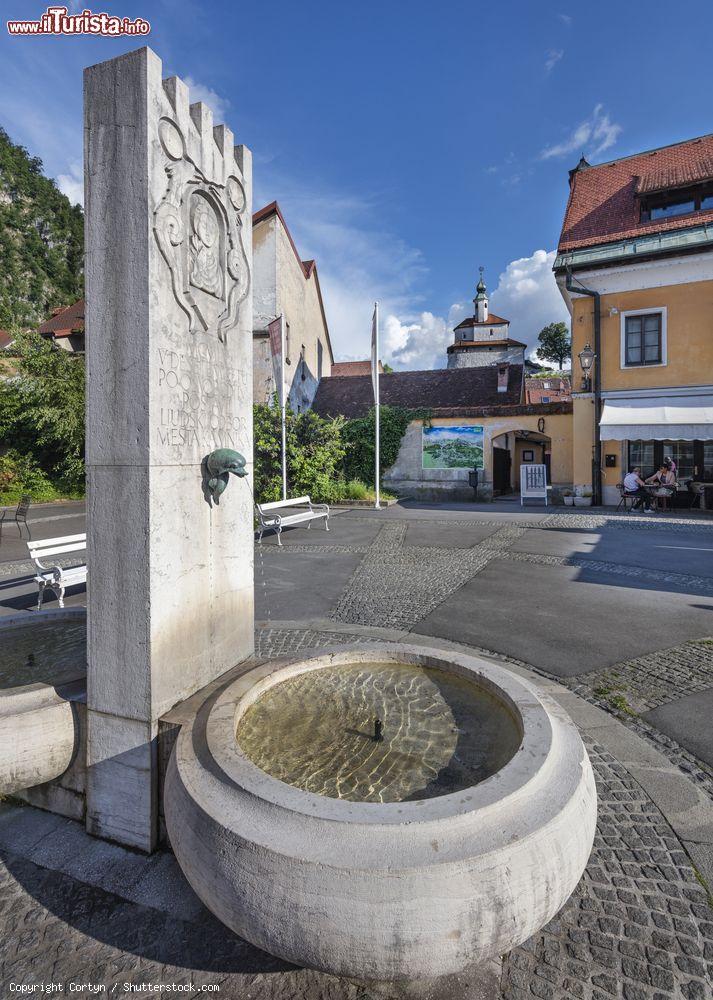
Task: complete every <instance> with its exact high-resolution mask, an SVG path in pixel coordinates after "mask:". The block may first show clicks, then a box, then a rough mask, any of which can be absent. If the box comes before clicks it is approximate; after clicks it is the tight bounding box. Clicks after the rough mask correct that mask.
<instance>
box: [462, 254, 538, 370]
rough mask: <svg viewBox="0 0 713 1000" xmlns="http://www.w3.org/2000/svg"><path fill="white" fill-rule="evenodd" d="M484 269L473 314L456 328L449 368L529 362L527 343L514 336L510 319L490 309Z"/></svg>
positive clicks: (478, 285)
mask: <svg viewBox="0 0 713 1000" xmlns="http://www.w3.org/2000/svg"><path fill="white" fill-rule="evenodd" d="M483 270H484V269H483V268H482V267H481V268H480V280H479V281H478V284H477V286H476V289H475V298H474V299H473V307H474V308H473V315H472V316H469V317H468V319H464V320H463V322H462V323H459V324H458V326H457V327H456V328H455V330H454V331H453V333H454V334H455V339H454V341H453V343H452V344H451V345H450V346H449V347H448V367H449V368H484V367H488V366H489V365H499V364H503V363H505V362H507V363H508V364H516V365H522V364H524V362H525V347H526V345H525V344H523V343H522V342H521V341H519V340H512V339H511V338H510V320H508V319H503V318H502V317H501V316H496V315H495V313H491V312H490V307H489V305H488V289H487V288H486V287H485V279H484V278H483Z"/></svg>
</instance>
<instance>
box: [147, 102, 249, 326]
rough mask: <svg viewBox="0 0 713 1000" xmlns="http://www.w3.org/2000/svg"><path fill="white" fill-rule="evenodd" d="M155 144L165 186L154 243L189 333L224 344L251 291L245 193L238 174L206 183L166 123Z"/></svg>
mask: <svg viewBox="0 0 713 1000" xmlns="http://www.w3.org/2000/svg"><path fill="white" fill-rule="evenodd" d="M159 139H160V140H161V148H162V149H163V151H164V153H165V155H166V165H165V171H166V176H167V178H168V185H167V187H166V190H165V192H164V195H163V198H162V199H161V201H160V202H159V205H158V207H157V209H156V211H155V213H154V234H155V236H156V241H157V243H158V246H159V248H160V250H161V253H162V254H163V257H164V259H165V261H166V263H167V264H168V267H169V269H170V271H171V280H172V283H173V292H174V295H175V297H176V301H177V302H178V304H179V305H180V307H181V309H183V311H184V312H185V313H186V316H187V317H188V320H189V326H190V331H191V333H197V332H199V331H206V332H208V331H215V332H216V333H217V335H218V338H219V339H220V340H225V337H226V333H227V331H228V330H230V329H231V328H232V327H233V326H235V324H236V323H237V321H238V316H239V311H240V303H241V302H242V301H243V300H244V298H245V296H246V295H247V293H248V289H249V286H250V268H249V265H248V259H247V255H246V253H245V246H244V243H243V225H244V224H245V223H244V219H243V213H244V211H245V208H246V198H245V190H244V188H243V185H242V182H241V180H240V179H239V177H238V176H237V172H236V173H234V174H229V175H228V178H227V180H226V182H225V184H217V183H215V182H214V181H210V180H208V178H207V177H206V176H205V175H204V173H203V172H202V171H201V170H200V169H199V167H197V166H196V164H195V163H194V162H193V160H192V159H191V158H190V156H189V155H188V152H187V150H186V144H185V141H184V139H183V135H182V134H181V131H180V129H179V128H178V126H177V125H176V123H175V122H173V121H171V119H170V118H161V120H160V122H159ZM247 224H248V225H249V224H250V220H249V219H248V220H247Z"/></svg>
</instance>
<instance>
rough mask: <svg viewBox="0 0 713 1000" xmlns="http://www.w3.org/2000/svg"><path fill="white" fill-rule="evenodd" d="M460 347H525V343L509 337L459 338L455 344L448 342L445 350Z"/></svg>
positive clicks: (453, 349) (449, 350)
mask: <svg viewBox="0 0 713 1000" xmlns="http://www.w3.org/2000/svg"><path fill="white" fill-rule="evenodd" d="M456 329H457V328H456ZM461 347H527V344H523V342H522V341H521V340H512V339H511V338H510V337H508V338H506V339H505V340H459V341H458V342H457V343H455V344H450V345H449V346H448V348H447V350H448V353H449V354H452V353H453V352H454V351H457V350H459V348H461Z"/></svg>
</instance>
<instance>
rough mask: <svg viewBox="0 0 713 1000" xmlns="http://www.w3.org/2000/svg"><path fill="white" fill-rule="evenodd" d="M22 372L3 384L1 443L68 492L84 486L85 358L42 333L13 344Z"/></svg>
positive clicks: (0, 391) (0, 386) (25, 335)
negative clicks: (49, 340)
mask: <svg viewBox="0 0 713 1000" xmlns="http://www.w3.org/2000/svg"><path fill="white" fill-rule="evenodd" d="M13 351H14V352H15V354H16V365H17V376H16V377H15V378H13V379H11V380H8V381H6V382H4V383H2V384H0V444H2V445H4V446H5V447H7V448H12V449H14V450H15V451H16V452H18V453H19V454H22V455H24V456H27V457H28V458H30V459H31V460H32V461H33V462H35V463H37V464H38V466H39V468H40V469H41V470H42V471H43V472H44V473H45V474H46V475H47V476H48V477H49V478H50V479H51V480H52V482H54V483H55V484H56V485H58V486H59V487H60V488H63V489H64V490H65V491H67V492H77V491H82V490H83V488H84V381H85V367H84V358H83V357H82V356H81V355H77V354H72V353H71V352H69V351H63V350H62V349H61V348H58V347H55V346H54V345H53V344H52V343H51V342H48V341H46V340H45V339H44V338H43V337H40V336H39V334H37V333H22V334H19V335H18V336H17V337H16V339H15V343H14V345H13Z"/></svg>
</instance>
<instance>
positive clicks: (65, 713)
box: [0, 609, 86, 795]
mask: <svg viewBox="0 0 713 1000" xmlns="http://www.w3.org/2000/svg"><path fill="white" fill-rule="evenodd" d="M84 618H85V615H84V610H83V609H82V610H81V611H79V610H77V611H74V610H62V611H55V610H50V611H40V612H33V613H32V614H31V615H28V614H23V615H12V616H11V617H8V618H6V619H5V620H4V621H3V622H2V624H1V625H0V649H2V653H0V794H4V795H8V794H12V793H14V792H18V791H21V790H23V789H26V788H34V787H35V786H37V785H42V784H45V783H46V782H48V781H53V780H54V779H55V778H58V777H59V776H60V775H61V774H63V773H64V772H65V771H66V770H67V768H68V767H69V765H70V764H71V762H72V760H73V758H74V756H75V754H76V752H77V748H78V745H79V724H78V720H77V716H76V712H75V709H74V707H73V705H72V700H71V696H72V695H73V694H76V693H77V691H79V690H83V689H84V686H85V675H86V653H85V651H84V649H82V650H81V651H79V650H78V651H77V653H76V656H75V654H74V651H73V650H69V651H67V652H66V653H65V655H64V656H63V657H62V658H61V662H59V663H58V662H56V661H53V657H52V646H53V645H54V643H53V641H52V633H53V631H55V630H56V633H57V639H59V636H60V631H61V629H62V628H63V626H64V625H66V624H67V623H73V622H76V623H79V624H81V623H82V622H83V621H84ZM38 626H39V627H40V631H44V633H46V635H45V637H44V640H43V641H44V642H45V646H46V647H47V648H44V649H42V648H38V650H37V662H36V664H35V665H34V666H33V667H28V668H27V670H26V672H25V675H24V676H23V675H22V671H18V670H17V669H16V668H15V669H12V668H11V667H10V666H9V663H10V661H11V660H12V654H13V646H14V644H15V643H17V642H19V641H23V642H24V644H25V645H27V641H28V639H31V637H32V636H34V635H36V634H37V631H38ZM28 648H30V647H29V646H28ZM20 680H26V681H27V683H19V681H20Z"/></svg>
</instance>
